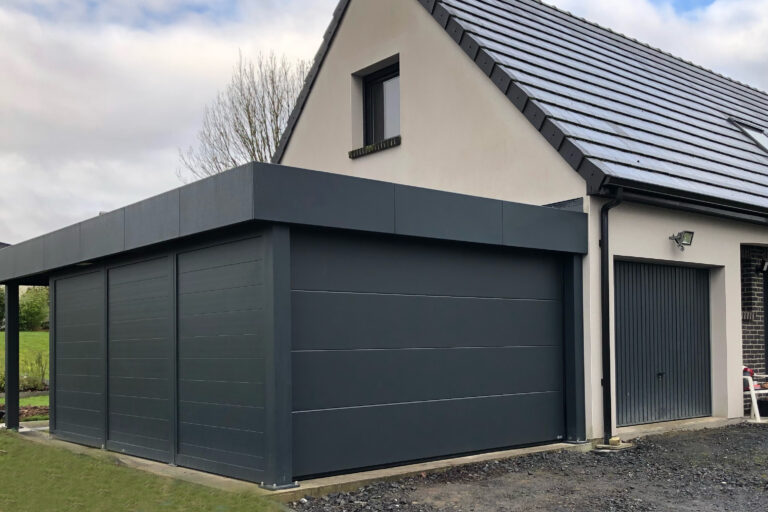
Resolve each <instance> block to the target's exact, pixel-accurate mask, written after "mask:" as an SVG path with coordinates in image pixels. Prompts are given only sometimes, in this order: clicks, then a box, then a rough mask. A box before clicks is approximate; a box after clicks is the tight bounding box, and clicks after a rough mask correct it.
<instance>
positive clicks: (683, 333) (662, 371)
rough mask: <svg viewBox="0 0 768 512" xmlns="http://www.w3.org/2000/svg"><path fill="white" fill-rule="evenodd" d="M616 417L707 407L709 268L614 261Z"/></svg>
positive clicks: (652, 418) (681, 413) (635, 418)
mask: <svg viewBox="0 0 768 512" xmlns="http://www.w3.org/2000/svg"><path fill="white" fill-rule="evenodd" d="M615 281H616V285H615V290H616V291H615V294H616V298H615V300H616V392H617V422H618V424H619V425H622V426H625V425H637V424H643V423H653V422H660V421H671V420H679V419H686V418H695V417H702V416H709V415H711V414H712V397H711V370H710V362H711V347H710V331H709V329H710V328H709V318H710V316H709V272H708V271H707V270H703V269H695V268H685V267H673V266H663V265H650V264H642V263H631V262H622V261H617V262H616V264H615Z"/></svg>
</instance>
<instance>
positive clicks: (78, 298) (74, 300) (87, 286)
mask: <svg viewBox="0 0 768 512" xmlns="http://www.w3.org/2000/svg"><path fill="white" fill-rule="evenodd" d="M54 293H55V295H56V297H55V300H56V304H57V307H56V313H55V317H54V331H55V336H56V347H55V351H56V354H55V375H54V379H55V387H54V389H55V393H56V395H55V396H54V403H55V428H56V435H57V436H58V437H60V438H61V439H65V440H68V441H73V442H76V443H81V444H86V445H90V446H101V445H102V444H104V341H103V340H104V316H105V315H104V276H103V274H101V273H100V272H95V273H91V274H85V275H81V276H77V277H70V278H66V279H59V280H57V281H56V283H55V291H54Z"/></svg>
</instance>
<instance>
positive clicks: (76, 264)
mask: <svg viewBox="0 0 768 512" xmlns="http://www.w3.org/2000/svg"><path fill="white" fill-rule="evenodd" d="M270 224H271V225H278V226H279V225H293V226H308V227H321V228H333V229H341V230H347V231H357V232H368V233H376V234H381V235H400V236H404V237H417V238H426V239H435V240H446V241H455V242H469V243H473V244H488V245H495V246H502V247H503V246H506V247H513V248H521V249H535V250H543V251H550V252H555V253H561V254H562V255H563V256H565V257H566V258H569V257H570V258H571V259H570V261H571V262H572V263H571V264H569V270H568V271H567V272H566V280H567V282H566V285H565V286H566V290H567V293H566V296H565V298H566V301H567V302H568V304H566V309H567V311H570V314H569V319H568V322H567V323H568V329H569V331H568V332H567V333H566V337H567V338H568V339H570V340H571V343H569V344H568V348H567V351H566V358H567V359H568V360H569V361H572V362H577V363H578V364H572V365H566V366H567V368H566V373H567V374H569V376H568V379H569V382H573V383H574V385H573V386H568V387H567V388H566V392H567V393H568V394H569V396H568V399H567V400H566V403H567V404H568V407H567V408H568V411H567V421H568V424H569V428H568V431H569V438H573V439H583V436H584V434H583V430H584V418H583V415H584V407H583V387H584V385H583V368H582V366H583V365H582V364H580V363H581V361H582V360H583V357H582V355H581V353H580V351H581V350H582V348H581V345H582V341H581V338H582V332H581V331H582V329H581V318H580V310H581V307H580V303H581V256H582V255H583V254H585V253H586V251H587V237H586V230H587V223H586V215H585V214H583V213H580V212H572V211H565V210H558V209H554V208H546V207H539V206H530V205H523V204H517V203H509V202H505V201H500V200H494V199H485V198H477V197H471V196H464V195H459V194H453V193H448V192H441V191H435V190H427V189H420V188H415V187H409V186H403V185H397V184H393V183H385V182H378V181H373V180H367V179H360V178H352V177H347V176H342V175H337V174H329V173H322V172H317V171H308V170H302V169H295V168H288V167H282V166H277V165H270V164H256V163H254V164H249V165H246V166H243V167H240V168H237V169H233V170H231V171H228V172H226V173H222V174H220V175H217V176H214V177H211V178H208V179H205V180H202V181H199V182H195V183H192V184H189V185H186V186H184V187H181V188H179V189H176V190H173V191H170V192H167V193H164V194H161V195H159V196H155V197H153V198H150V199H147V200H145V201H142V202H139V203H136V204H133V205H130V206H127V207H125V208H121V209H119V210H115V211H113V212H109V213H107V214H104V215H101V216H99V217H96V218H93V219H89V220H86V221H84V222H81V223H78V224H75V225H73V226H70V227H67V228H64V229H61V230H58V231H55V232H53V233H50V234H48V235H44V236H42V237H39V238H36V239H33V240H30V241H27V242H23V243H20V244H18V245H15V246H11V247H8V248H6V249H3V250H0V282H1V283H5V285H6V286H7V291H8V294H7V295H8V297H9V300H7V306H6V307H7V311H8V316H7V318H8V322H7V324H8V330H7V343H6V354H7V357H6V372H7V373H6V374H7V375H8V388H9V390H12V389H18V385H16V386H14V382H16V383H18V299H17V297H18V286H19V285H27V284H47V283H48V280H49V278H51V276H54V275H59V274H62V273H67V272H70V271H75V270H86V269H87V268H88V267H91V266H93V267H96V266H98V265H100V264H102V263H104V262H110V261H111V262H114V261H119V260H122V259H127V258H135V257H139V256H141V255H143V254H150V253H153V251H159V250H163V248H169V247H174V246H178V244H180V243H187V242H186V241H193V240H197V241H205V240H207V239H208V238H209V237H210V238H211V239H214V238H216V237H221V236H222V233H227V232H230V231H232V230H237V229H240V228H243V229H246V228H248V226H259V225H265V226H266V225H270ZM248 229H250V228H248ZM286 255H287V253H286V254H284V256H286ZM569 255H570V256H569ZM284 270H285V269H283V270H281V272H283V271H284ZM282 278H283V279H284V278H285V276H284V275H283V277H282ZM13 297H16V299H13ZM280 307H281V306H280V303H279V302H278V301H277V298H276V303H275V306H274V309H279V308H280ZM283 307H290V305H288V306H283ZM280 335H283V334H281V332H277V334H275V336H280ZM288 336H290V329H288ZM54 337H55V336H53V337H52V343H53V338H54ZM273 341H275V346H276V347H277V342H278V341H280V342H281V346H280V349H279V350H281V351H283V350H284V349H287V353H282V354H277V355H276V356H275V357H277V358H280V357H282V358H283V361H282V364H283V367H284V365H285V363H286V361H285V359H290V338H288V339H286V340H273ZM52 354H53V351H52ZM288 364H289V363H288ZM52 366H53V365H52ZM579 372H581V374H579ZM52 375H53V368H52ZM579 382H581V384H579ZM52 387H53V388H55V387H56V383H55V381H54V382H53V383H52ZM273 392H274V390H273ZM277 392H278V393H279V390H278V391H277ZM14 395H15V396H14ZM571 395H572V396H571ZM7 396H8V400H7V402H6V403H7V408H8V412H9V414H8V421H7V425H8V427H9V428H16V427H18V392H16V393H14V392H13V391H10V392H9V393H8V395H7ZM286 413H287V416H286ZM270 418H271V420H270V421H273V422H277V423H275V424H274V425H272V426H271V427H269V426H268V428H267V432H273V433H275V432H285V431H286V430H287V431H290V404H287V405H286V404H283V406H282V408H281V409H280V410H279V411H275V412H274V413H270ZM280 437H281V439H282V441H280V440H278V441H279V442H282V443H290V436H289V438H288V439H287V440H286V438H285V437H284V436H280ZM286 453H290V447H288V448H286V449H282V450H281V449H280V448H279V447H278V448H276V449H275V450H274V452H273V453H272V455H270V457H273V458H274V459H275V460H272V461H270V463H271V466H270V467H275V468H277V467H279V466H280V464H283V465H285V464H288V465H289V464H290V461H289V460H288V459H287V458H286V455H285V454H286ZM279 474H280V475H284V474H288V475H290V471H288V472H287V473H286V472H285V471H280V472H279ZM271 478H272V480H270V483H271V482H277V483H278V484H279V485H282V484H285V483H287V482H285V481H284V480H285V477H281V476H279V475H278V470H275V471H274V473H273V474H272V475H271Z"/></svg>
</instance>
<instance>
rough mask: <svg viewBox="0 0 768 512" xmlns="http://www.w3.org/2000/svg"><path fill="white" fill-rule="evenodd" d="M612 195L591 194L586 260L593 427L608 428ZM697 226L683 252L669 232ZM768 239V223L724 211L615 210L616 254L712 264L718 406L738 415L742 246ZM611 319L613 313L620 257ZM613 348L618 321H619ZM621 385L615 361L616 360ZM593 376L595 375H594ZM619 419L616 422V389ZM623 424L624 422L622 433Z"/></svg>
mask: <svg viewBox="0 0 768 512" xmlns="http://www.w3.org/2000/svg"><path fill="white" fill-rule="evenodd" d="M604 203H605V201H604V200H601V199H594V198H593V199H590V200H589V201H588V202H587V206H588V210H589V212H590V226H589V231H590V234H589V237H590V240H589V256H588V257H587V258H586V259H585V262H584V280H585V281H584V282H585V289H584V324H585V344H586V346H585V350H586V357H585V359H586V360H585V364H586V367H585V369H586V374H585V375H587V376H591V381H590V380H588V382H587V385H586V388H587V390H586V392H587V400H586V402H587V418H588V422H587V423H588V424H587V428H588V435H589V436H590V437H592V438H595V437H600V436H602V435H603V425H602V386H601V384H600V379H601V378H602V358H601V330H600V325H601V324H600V321H601V320H600V245H599V239H600V208H601V206H602V204H604ZM683 230H690V231H694V232H695V233H696V234H695V237H694V242H693V245H692V246H691V247H688V248H686V250H685V252H681V251H680V250H679V249H678V248H677V247H676V246H675V244H674V243H673V242H672V241H670V240H669V236H670V235H672V234H674V233H678V232H680V231H683ZM742 245H768V228H765V227H762V226H759V225H755V224H749V223H742V222H736V221H730V220H726V219H719V218H716V217H710V216H704V215H698V214H690V213H684V212H680V211H675V210H668V209H662V208H655V207H650V206H642V205H637V204H629V203H625V204H622V205H620V206H618V207H617V208H615V209H613V210H611V213H610V249H611V250H610V252H611V255H612V257H613V259H630V260H640V261H649V262H655V263H668V264H675V265H687V266H700V267H705V268H708V269H710V299H711V334H712V340H711V347H712V414H713V416H716V417H722V418H737V417H741V416H743V414H744V406H743V403H744V401H743V396H742V380H741V373H742V372H741V368H742V345H741V257H740V255H741V246H742ZM610 275H611V279H610V281H611V286H610V296H611V319H612V321H613V320H614V314H613V303H614V302H613V297H614V288H613V265H611V269H610ZM611 333H612V337H611V338H612V340H611V342H612V353H614V354H615V345H614V344H615V339H614V336H613V333H615V326H614V325H613V323H612V324H611ZM612 369H613V370H612V372H611V374H612V376H613V379H612V381H613V386H612V389H614V390H615V389H616V371H615V361H613V362H612ZM589 378H590V377H588V379H589ZM613 404H614V405H613V415H612V421H613V425H614V428H615V427H616V413H615V412H616V397H615V396H614V397H613ZM620 432H621V430H620V429H619V433H620Z"/></svg>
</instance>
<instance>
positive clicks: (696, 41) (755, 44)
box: [545, 0, 768, 90]
mask: <svg viewBox="0 0 768 512" xmlns="http://www.w3.org/2000/svg"><path fill="white" fill-rule="evenodd" d="M545 1H547V2H548V3H551V4H553V5H556V6H557V7H559V8H561V9H565V10H567V11H570V12H572V13H574V14H576V15H578V16H581V17H583V18H586V19H588V20H590V21H593V22H595V23H598V24H600V25H602V26H604V27H609V28H611V29H613V30H614V31H615V32H619V33H622V34H625V35H627V36H630V37H634V38H635V39H638V40H639V41H642V42H644V43H647V44H650V45H651V46H654V47H656V48H661V49H662V50H664V51H666V52H668V53H671V54H673V55H675V56H678V57H681V58H684V59H686V60H689V61H691V62H694V63H696V64H698V65H700V66H704V67H706V68H709V69H713V70H715V71H717V72H719V73H721V74H724V75H726V76H729V77H731V78H734V79H736V80H739V81H741V82H744V83H747V84H749V85H752V86H754V87H758V88H760V89H762V90H768V0H716V1H715V2H713V3H712V4H710V5H709V6H707V7H703V8H699V9H695V10H692V11H687V12H677V11H675V9H674V8H673V7H672V4H671V2H669V3H658V2H657V3H652V2H650V1H649V0H631V1H628V0H621V1H616V0H545Z"/></svg>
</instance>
